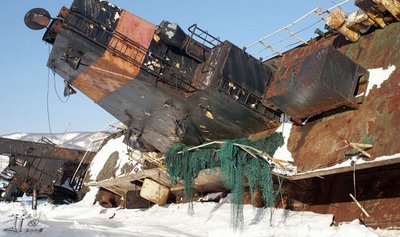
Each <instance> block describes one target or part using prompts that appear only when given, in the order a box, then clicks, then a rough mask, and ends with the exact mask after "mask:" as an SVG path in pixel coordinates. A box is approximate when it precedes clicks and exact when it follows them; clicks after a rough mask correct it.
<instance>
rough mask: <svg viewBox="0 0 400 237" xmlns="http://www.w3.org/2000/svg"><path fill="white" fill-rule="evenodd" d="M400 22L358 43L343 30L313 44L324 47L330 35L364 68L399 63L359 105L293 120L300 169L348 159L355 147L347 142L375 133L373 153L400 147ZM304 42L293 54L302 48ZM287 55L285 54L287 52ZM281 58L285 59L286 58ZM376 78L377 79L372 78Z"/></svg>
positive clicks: (294, 153)
mask: <svg viewBox="0 0 400 237" xmlns="http://www.w3.org/2000/svg"><path fill="white" fill-rule="evenodd" d="M399 31H400V23H392V24H390V25H388V26H387V27H385V29H381V30H380V29H378V30H375V31H373V32H371V33H370V34H366V35H364V36H362V37H361V38H360V39H359V41H358V42H356V43H346V41H345V39H344V38H343V37H342V36H332V37H330V38H323V39H320V40H318V41H315V42H310V45H312V46H313V47H314V49H315V48H316V47H317V45H318V46H319V47H321V48H323V47H324V44H325V41H328V42H329V41H330V42H336V43H335V44H334V45H335V46H336V47H337V49H338V50H339V51H341V52H342V53H344V54H345V55H346V56H347V57H349V58H350V59H352V60H353V61H354V62H356V63H358V64H360V65H361V66H362V67H363V68H365V69H373V68H381V70H385V69H387V68H388V67H389V66H391V65H394V66H395V67H396V68H395V70H394V71H393V72H392V74H391V75H390V76H389V78H388V79H387V80H386V81H384V82H383V83H382V85H381V86H380V88H379V89H378V88H376V87H373V88H372V90H371V91H370V92H369V94H368V96H367V97H365V98H364V101H363V103H362V104H360V106H359V108H358V109H357V110H353V111H347V112H344V113H341V114H336V115H335V116H331V117H327V118H325V119H319V120H315V121H312V122H308V123H306V124H305V125H304V126H294V127H293V128H292V130H291V135H290V138H289V144H288V148H289V150H290V151H291V152H292V156H293V157H294V160H295V164H296V165H297V166H298V170H299V171H309V170H314V169H317V168H321V167H327V166H331V165H334V164H336V163H340V162H342V161H344V160H345V159H346V158H347V156H346V154H347V153H349V152H351V148H348V147H344V146H346V143H344V141H343V140H347V141H350V142H362V141H363V139H365V138H368V137H370V138H371V139H372V144H373V148H372V149H371V150H368V152H369V153H370V154H371V155H372V159H374V157H379V156H383V155H391V154H396V153H399V152H400V139H399V136H398V131H400V125H399V124H400V123H399V121H400V109H399V108H400V104H399V98H400V97H399V95H400V87H399V86H398V85H399V83H400V70H399V69H398V68H397V67H398V65H400V53H399V52H400V51H399V49H400V35H399V34H398V32H399ZM304 48H307V47H301V48H297V49H294V50H293V51H291V52H288V55H296V54H301V53H302V51H304ZM284 57H286V55H285V56H284ZM281 63H284V62H283V61H282V62H281ZM370 83H373V82H370Z"/></svg>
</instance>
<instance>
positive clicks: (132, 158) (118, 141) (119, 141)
mask: <svg viewBox="0 0 400 237" xmlns="http://www.w3.org/2000/svg"><path fill="white" fill-rule="evenodd" d="M123 141H124V136H120V137H118V138H114V139H110V140H109V141H108V142H107V144H105V145H104V146H103V147H102V149H101V150H100V151H99V152H98V153H97V154H96V156H95V157H94V158H93V161H92V163H91V166H90V170H89V177H90V180H91V181H95V180H96V178H97V176H98V175H99V173H100V171H101V170H102V169H103V167H104V165H105V163H106V162H107V160H108V158H109V157H110V155H111V154H112V153H114V152H118V161H117V166H116V167H118V169H117V172H116V173H115V176H119V175H122V174H123V167H124V165H125V164H130V165H135V164H136V163H137V161H136V160H140V159H141V153H140V152H139V151H132V152H131V151H130V150H129V149H128V146H127V145H126V144H124V143H123ZM129 154H130V155H129ZM136 168H137V169H136V171H137V170H140V169H141V165H139V164H138V165H137V166H136ZM136 171H135V170H133V172H136Z"/></svg>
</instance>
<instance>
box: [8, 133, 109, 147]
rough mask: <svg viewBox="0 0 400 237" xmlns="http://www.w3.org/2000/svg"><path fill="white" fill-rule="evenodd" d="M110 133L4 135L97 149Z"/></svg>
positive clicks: (62, 145)
mask: <svg viewBox="0 0 400 237" xmlns="http://www.w3.org/2000/svg"><path fill="white" fill-rule="evenodd" d="M109 135H110V134H109V132H69V133H53V134H48V133H13V134H8V135H4V136H2V137H3V138H8V139H13V140H22V141H28V142H41V141H43V139H45V140H48V141H51V142H53V143H54V144H56V145H57V146H59V147H63V148H70V149H76V150H83V151H86V150H89V151H97V150H98V148H99V146H100V145H101V143H102V141H103V140H104V139H105V138H107V137H108V136H109Z"/></svg>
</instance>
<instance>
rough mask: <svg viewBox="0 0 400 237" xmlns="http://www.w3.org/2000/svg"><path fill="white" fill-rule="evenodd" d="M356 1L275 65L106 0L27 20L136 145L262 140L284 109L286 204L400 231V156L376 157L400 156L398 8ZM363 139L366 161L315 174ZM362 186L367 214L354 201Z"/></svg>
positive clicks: (67, 76)
mask: <svg viewBox="0 0 400 237" xmlns="http://www.w3.org/2000/svg"><path fill="white" fill-rule="evenodd" d="M355 4H356V6H358V7H359V8H361V9H362V10H363V12H362V13H360V14H359V15H357V17H355V18H353V19H352V20H351V21H349V20H348V19H346V17H345V16H344V14H343V12H341V11H340V10H335V11H332V12H331V13H330V14H329V17H328V18H327V19H326V21H327V25H328V26H329V27H328V29H329V31H328V32H327V33H323V34H322V33H321V36H319V37H317V38H315V39H312V40H310V41H308V42H307V43H306V44H302V45H300V46H298V47H295V48H293V49H291V50H289V51H287V52H284V53H282V54H281V55H278V56H276V57H274V58H271V59H268V60H266V61H262V60H259V59H256V58H255V57H253V56H252V55H250V54H249V53H247V52H246V49H244V48H239V47H238V46H236V45H234V44H232V43H231V42H229V41H221V40H220V39H219V38H217V37H214V36H212V35H211V34H209V33H208V32H207V31H205V30H202V29H200V28H199V27H198V26H197V25H193V26H191V27H190V28H189V34H186V33H185V32H184V31H183V30H182V29H181V28H180V27H179V25H177V24H175V23H171V22H168V21H163V22H161V23H160V24H159V25H154V24H152V23H149V22H147V21H146V20H144V19H141V18H140V17H138V16H136V15H134V14H132V13H129V12H127V11H125V10H122V9H120V8H118V7H116V6H114V5H112V4H110V3H108V2H106V1H102V0H75V1H74V2H73V3H72V6H71V7H70V8H66V7H63V8H62V9H61V11H60V13H59V15H58V16H57V17H56V18H54V19H52V20H51V18H50V15H49V14H48V13H47V12H46V11H45V10H43V9H39V8H38V9H33V10H31V11H30V12H28V13H27V15H26V17H25V22H26V24H27V25H28V26H29V27H30V28H32V29H42V28H46V27H47V30H46V32H45V34H44V36H43V40H44V41H45V42H47V43H49V44H51V45H53V48H52V50H51V54H50V56H49V60H48V64H47V66H48V67H49V68H50V69H51V70H53V71H54V72H55V73H57V74H58V75H60V76H61V77H62V78H63V79H64V80H65V83H66V91H65V94H66V95H69V94H71V93H73V92H74V89H73V87H74V88H76V89H78V90H79V91H81V92H82V93H84V94H85V95H87V96H88V97H90V98H91V99H92V100H93V101H94V102H96V103H97V104H98V105H100V106H101V107H103V108H104V109H105V110H106V111H108V112H109V113H110V114H112V115H113V116H114V117H116V118H117V119H118V120H120V121H121V122H122V123H124V124H125V125H126V126H127V127H128V128H129V141H127V142H129V143H131V144H134V146H136V147H137V148H138V149H141V150H148V151H157V152H161V153H163V152H165V151H166V150H167V149H168V147H170V146H171V145H172V144H174V143H176V142H182V143H185V144H187V145H199V144H202V143H204V142H207V141H213V140H222V139H231V138H239V137H249V136H253V137H257V136H260V134H264V135H265V134H268V133H269V132H270V131H273V130H275V129H276V128H277V127H279V125H280V123H281V121H280V119H279V118H280V117H281V116H282V115H283V114H286V115H288V116H290V118H291V119H292V120H293V121H294V122H295V125H294V126H293V128H292V130H291V134H290V138H289V141H288V149H289V151H290V152H291V153H292V156H293V159H294V163H295V165H296V166H297V167H298V170H299V171H300V173H299V174H297V175H294V176H293V177H287V179H288V180H289V182H287V183H286V184H285V187H284V195H285V196H286V197H287V200H288V201H287V203H286V204H287V206H286V207H290V208H292V209H295V210H299V209H300V210H312V211H316V212H322V213H333V214H334V215H335V217H336V219H337V220H338V221H343V220H351V219H354V218H360V219H362V220H363V222H364V223H366V224H369V225H370V226H399V225H400V217H399V215H398V214H397V213H398V211H399V207H400V205H398V203H399V200H400V199H399V197H400V191H399V190H400V189H399V186H400V183H399V181H398V178H399V167H400V166H399V159H397V158H399V157H397V156H394V158H393V159H380V158H379V157H382V156H385V155H393V154H398V153H399V152H400V139H399V135H398V131H399V121H400V109H399V107H400V104H399V101H400V93H399V92H400V87H399V85H400V79H399V73H400V72H399V70H398V69H397V68H396V67H398V65H399V62H400V53H399V52H400V50H399V49H400V36H399V33H398V32H400V31H399V28H400V23H398V22H397V21H398V20H399V17H400V4H399V2H398V1H397V0H379V1H378V0H356V1H355ZM389 67H390V68H392V69H393V71H391V74H389V78H388V79H387V80H386V81H384V82H383V84H382V85H381V87H380V88H378V87H374V88H372V90H371V91H370V92H369V90H368V89H367V88H368V84H370V85H371V83H373V82H371V79H372V77H373V76H375V75H374V74H373V73H371V72H374V71H373V70H372V69H376V68H383V69H385V68H389ZM371 74H372V75H371ZM366 138H372V139H367V140H370V141H369V144H368V145H371V146H368V148H372V149H370V150H369V151H368V152H369V153H367V154H368V155H369V156H370V157H372V158H371V159H370V160H369V161H368V162H367V163H363V164H361V165H357V166H356V165H353V166H349V167H342V168H339V169H327V170H319V171H315V170H316V169H319V168H324V167H329V166H332V165H334V164H337V163H340V162H342V161H343V160H344V159H345V158H346V157H347V156H346V155H348V153H349V149H350V148H351V149H353V148H354V149H356V150H362V153H363V154H364V153H366V152H365V151H364V149H362V148H363V145H365V143H366V141H365V140H366ZM371 140H372V141H371ZM370 143H372V144H370ZM357 144H358V145H357ZM372 145H373V147H372ZM360 152H361V151H360ZM378 158H379V159H378ZM374 159H375V160H376V162H373V161H374ZM355 170H357V172H359V173H358V174H359V176H357V177H358V180H357V187H355V186H353V181H354V180H353V179H352V177H353V175H352V174H354V172H355ZM320 177H324V179H321V178H320ZM353 188H354V190H355V189H357V193H358V196H357V199H358V201H360V202H362V204H363V206H364V207H365V209H366V210H367V211H368V213H369V215H370V217H367V216H364V214H362V212H361V211H360V209H359V208H358V207H357V206H356V205H355V204H354V203H353V202H352V200H351V199H350V197H349V193H352V192H353ZM382 210H384V211H382Z"/></svg>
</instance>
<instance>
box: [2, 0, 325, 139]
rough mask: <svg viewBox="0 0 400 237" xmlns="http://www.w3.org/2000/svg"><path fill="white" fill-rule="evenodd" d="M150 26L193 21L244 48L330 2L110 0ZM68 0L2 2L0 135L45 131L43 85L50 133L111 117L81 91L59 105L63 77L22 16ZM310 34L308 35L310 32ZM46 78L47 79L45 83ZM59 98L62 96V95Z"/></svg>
mask: <svg viewBox="0 0 400 237" xmlns="http://www.w3.org/2000/svg"><path fill="white" fill-rule="evenodd" d="M111 2H112V3H114V4H115V5H117V6H119V7H121V8H123V9H125V10H128V11H130V12H132V13H134V14H136V15H138V16H140V17H142V18H144V19H146V20H148V21H150V22H152V23H154V24H158V23H160V22H161V21H162V20H169V21H171V22H176V23H178V24H179V25H180V26H181V27H182V28H183V29H187V28H188V27H189V26H190V25H192V24H193V23H197V24H198V26H199V27H201V28H203V29H207V30H208V31H209V32H210V33H211V34H213V35H215V36H219V37H220V38H221V39H223V40H230V41H231V42H233V43H235V44H236V45H238V46H239V47H243V46H245V45H248V44H249V43H252V42H253V41H255V40H258V39H259V38H261V37H263V36H264V35H267V34H268V33H271V32H273V31H275V30H277V29H279V28H281V27H283V26H285V25H287V24H289V23H290V22H291V21H293V20H295V19H297V18H299V17H300V16H302V15H303V14H305V13H306V12H308V11H310V10H312V9H314V8H315V7H317V6H319V7H322V8H324V9H327V8H328V7H330V6H332V1H328V0H325V1H324V0H280V1H266V0H264V1H262V0H247V1H244V0H240V1H239V0H230V1H227V0H220V1H211V0H203V1H182V0H181V1H178V0H169V1H160V0H159V1H156V0H146V1H145V0H111ZM71 3H72V0H29V1H27V0H13V1H4V2H3V3H2V14H0V19H1V22H2V34H1V37H0V49H1V50H0V52H1V53H0V90H1V92H0V102H1V103H0V135H4V134H9V133H14V132H49V124H48V119H47V86H48V82H49V104H48V105H49V114H50V121H51V128H52V132H64V131H65V130H67V131H97V130H99V129H100V128H102V127H104V125H105V124H107V123H109V122H110V121H112V120H113V119H114V118H113V117H112V116H111V115H109V114H108V113H107V112H106V111H104V110H103V109H102V108H101V107H99V106H98V105H97V104H95V103H94V102H92V101H91V100H89V99H88V98H87V97H85V96H84V95H83V94H81V93H79V92H78V94H76V95H73V96H71V97H70V98H69V100H68V102H67V103H62V102H61V101H60V100H59V99H58V98H57V95H56V93H55V88H54V87H56V89H57V91H58V93H59V94H60V95H61V96H62V93H63V80H62V79H61V78H60V77H58V76H56V78H55V81H56V86H54V80H53V74H52V73H50V76H49V77H48V69H47V67H46V62H47V58H48V53H49V49H50V46H48V45H46V44H45V43H44V42H43V41H42V40H41V38H42V36H43V33H44V30H42V31H32V30H30V29H28V28H27V27H26V26H25V24H24V22H23V18H24V15H25V13H26V12H27V11H28V10H30V9H31V8H35V7H42V8H45V9H47V10H48V11H49V12H50V14H51V15H52V16H56V15H57V13H58V11H59V10H60V8H61V7H62V6H63V5H64V6H67V7H69V6H70V5H71ZM310 37H311V36H310ZM48 80H49V81H48ZM62 99H65V98H63V97H62Z"/></svg>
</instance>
